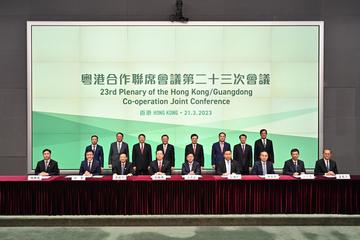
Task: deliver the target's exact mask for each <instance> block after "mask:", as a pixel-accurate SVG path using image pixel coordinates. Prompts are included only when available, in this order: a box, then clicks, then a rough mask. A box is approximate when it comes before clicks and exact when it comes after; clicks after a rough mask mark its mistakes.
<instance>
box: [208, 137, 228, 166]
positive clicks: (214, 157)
mask: <svg viewBox="0 0 360 240" xmlns="http://www.w3.org/2000/svg"><path fill="white" fill-rule="evenodd" d="M228 150H230V151H231V146H230V144H229V143H227V142H224V149H223V151H221V147H220V142H216V143H214V144H213V145H212V148H211V165H216V164H217V163H218V162H221V161H222V160H223V159H224V152H225V151H228Z"/></svg>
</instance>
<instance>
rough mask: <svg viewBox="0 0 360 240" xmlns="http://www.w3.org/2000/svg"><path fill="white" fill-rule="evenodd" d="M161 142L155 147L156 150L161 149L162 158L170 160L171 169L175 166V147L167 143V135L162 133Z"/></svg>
mask: <svg viewBox="0 0 360 240" xmlns="http://www.w3.org/2000/svg"><path fill="white" fill-rule="evenodd" d="M161 142H162V144H159V145H158V146H157V147H156V151H157V150H162V151H163V152H164V160H167V161H169V162H170V165H171V170H173V169H174V167H175V148H174V145H172V144H170V143H169V136H168V135H166V134H164V135H162V136H161Z"/></svg>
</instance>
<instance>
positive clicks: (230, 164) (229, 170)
mask: <svg viewBox="0 0 360 240" xmlns="http://www.w3.org/2000/svg"><path fill="white" fill-rule="evenodd" d="M216 173H217V174H218V175H223V176H227V175H230V174H233V173H235V174H240V173H241V169H240V165H239V163H238V162H237V161H234V160H232V159H231V150H226V151H225V152H224V158H223V160H222V161H220V162H218V165H217V166H216Z"/></svg>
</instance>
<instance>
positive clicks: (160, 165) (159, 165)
mask: <svg viewBox="0 0 360 240" xmlns="http://www.w3.org/2000/svg"><path fill="white" fill-rule="evenodd" d="M161 167H162V164H161V161H159V162H158V168H159V172H161Z"/></svg>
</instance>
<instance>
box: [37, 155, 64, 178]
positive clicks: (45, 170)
mask: <svg viewBox="0 0 360 240" xmlns="http://www.w3.org/2000/svg"><path fill="white" fill-rule="evenodd" d="M42 154H43V158H44V159H43V160H40V161H38V163H37V164H36V168H35V174H36V175H40V176H54V175H59V174H60V170H59V167H58V163H57V162H56V161H55V160H53V159H51V150H50V149H44V150H43V151H42Z"/></svg>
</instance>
